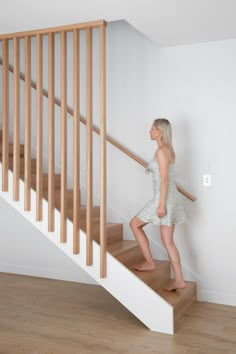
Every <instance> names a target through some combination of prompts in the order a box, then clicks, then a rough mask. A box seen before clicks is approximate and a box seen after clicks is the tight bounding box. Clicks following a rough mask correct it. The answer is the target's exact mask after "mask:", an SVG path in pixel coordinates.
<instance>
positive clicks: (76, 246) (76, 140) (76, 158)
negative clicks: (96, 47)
mask: <svg viewBox="0 0 236 354" xmlns="http://www.w3.org/2000/svg"><path fill="white" fill-rule="evenodd" d="M78 34H79V32H78V30H74V31H73V103H74V121H73V175H74V176H73V253H74V254H76V253H79V252H80V238H79V236H80V231H79V230H80V201H79V193H80V174H79V166H80V150H79V147H80V146H79V144H80V96H79V94H80V93H79V82H80V76H79V68H80V62H79V35H78Z"/></svg>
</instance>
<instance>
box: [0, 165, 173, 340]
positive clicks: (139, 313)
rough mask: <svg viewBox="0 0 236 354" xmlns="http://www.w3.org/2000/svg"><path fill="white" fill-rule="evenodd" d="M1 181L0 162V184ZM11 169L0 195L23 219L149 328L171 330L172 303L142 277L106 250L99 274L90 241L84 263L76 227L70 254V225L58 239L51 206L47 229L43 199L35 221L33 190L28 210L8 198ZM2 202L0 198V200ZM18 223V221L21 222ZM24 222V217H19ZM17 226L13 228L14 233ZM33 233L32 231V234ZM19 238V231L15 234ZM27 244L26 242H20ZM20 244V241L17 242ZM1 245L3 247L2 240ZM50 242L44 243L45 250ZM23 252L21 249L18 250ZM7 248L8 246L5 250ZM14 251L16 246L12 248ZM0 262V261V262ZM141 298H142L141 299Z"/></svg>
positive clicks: (83, 249) (97, 256)
mask: <svg viewBox="0 0 236 354" xmlns="http://www.w3.org/2000/svg"><path fill="white" fill-rule="evenodd" d="M1 183H2V164H0V185H1ZM12 187H13V173H12V172H11V171H9V192H7V193H6V192H2V191H0V197H1V198H2V199H3V200H5V201H6V202H7V203H9V204H10V205H11V207H13V208H14V209H15V210H16V211H17V212H18V213H20V214H21V216H22V217H24V218H25V219H26V220H28V221H29V222H31V223H32V224H33V225H34V227H35V228H36V229H38V230H39V231H40V232H41V233H42V237H43V236H45V237H46V239H47V241H48V242H52V243H53V244H54V245H55V246H57V247H58V248H59V250H60V251H62V252H63V253H64V254H65V255H66V256H67V257H70V259H71V260H72V261H73V262H75V263H76V264H77V265H78V266H79V267H81V268H82V269H83V270H84V271H86V272H87V273H88V274H89V276H90V277H92V278H93V279H95V280H96V282H98V283H99V284H100V285H102V286H103V287H104V288H105V289H106V290H107V291H108V292H109V293H111V294H112V295H113V296H114V297H115V298H116V299H117V300H119V301H120V302H121V303H122V304H123V305H124V306H125V307H126V308H127V309H128V310H129V311H130V312H132V313H133V314H134V315H135V316H136V317H137V318H139V319H140V321H142V322H143V323H144V324H145V325H146V326H147V327H148V328H149V329H151V330H152V331H157V332H162V333H168V334H173V331H174V321H173V320H174V318H173V307H172V306H171V305H170V304H168V303H167V302H166V301H165V300H164V299H163V298H162V297H160V296H159V295H158V294H157V293H155V292H154V291H153V290H152V289H151V288H149V287H148V286H147V285H146V284H145V283H144V282H143V281H141V280H140V279H139V278H138V277H136V276H135V275H134V274H133V273H132V272H130V271H129V270H128V269H127V268H126V267H124V266H123V265H122V264H121V263H120V262H118V261H117V260H116V259H115V258H114V257H112V256H111V255H110V254H107V276H106V278H100V247H99V245H98V244H97V243H96V242H94V241H93V265H92V266H89V267H88V266H86V235H85V234H84V232H83V231H82V230H81V231H80V247H81V252H80V254H77V255H75V254H73V253H72V249H73V226H72V223H71V222H70V221H68V222H67V242H66V243H60V213H59V212H58V211H57V210H55V231H54V232H48V231H47V216H46V215H47V202H46V201H45V200H44V201H43V215H44V218H43V221H42V222H36V221H35V213H36V193H35V192H34V191H33V190H31V201H32V209H31V211H28V212H25V211H24V203H23V201H22V200H21V201H19V202H14V201H12V193H13V188H12ZM23 192H24V183H23V182H22V181H20V193H21V194H23ZM1 203H2V201H1ZM21 223H22V222H21ZM23 223H24V221H23ZM16 236H17V230H15V237H16ZM32 236H33V235H32ZM18 237H19V238H20V235H18ZM24 246H25V247H27V243H26V244H25V245H24ZM21 247H22V245H21ZM1 248H3V250H4V249H5V247H4V244H3V247H2V244H1ZM48 249H49V250H50V246H49V247H48V246H47V250H48ZM18 251H19V253H20V252H25V251H24V250H22V249H19V250H18ZM9 252H10V249H8V253H9ZM14 252H16V250H14ZM0 266H1V264H0ZM79 267H78V268H79ZM144 299H145V301H144Z"/></svg>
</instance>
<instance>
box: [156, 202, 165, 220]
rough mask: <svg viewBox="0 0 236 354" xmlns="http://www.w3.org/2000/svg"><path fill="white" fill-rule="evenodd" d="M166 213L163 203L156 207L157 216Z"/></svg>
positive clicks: (161, 216)
mask: <svg viewBox="0 0 236 354" xmlns="http://www.w3.org/2000/svg"><path fill="white" fill-rule="evenodd" d="M165 215H166V208H165V206H163V205H159V206H158V208H157V216H158V217H159V218H163V216H165Z"/></svg>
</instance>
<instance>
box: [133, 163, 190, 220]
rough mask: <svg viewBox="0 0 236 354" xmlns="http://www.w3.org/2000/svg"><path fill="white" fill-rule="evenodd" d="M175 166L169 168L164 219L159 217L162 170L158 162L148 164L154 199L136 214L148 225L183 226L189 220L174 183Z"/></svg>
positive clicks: (170, 165) (147, 171)
mask: <svg viewBox="0 0 236 354" xmlns="http://www.w3.org/2000/svg"><path fill="white" fill-rule="evenodd" d="M174 166H175V165H174V164H169V166H168V191H167V197H166V205H165V206H166V215H165V216H163V217H162V218H159V217H158V216H157V208H158V205H159V200H160V181H161V176H160V170H159V164H158V162H157V160H156V159H155V158H154V157H153V159H152V160H151V161H150V162H149V163H148V166H147V168H146V171H145V172H146V173H150V172H152V186H153V198H152V199H151V200H150V201H149V202H148V203H147V204H146V205H145V206H144V207H143V208H142V209H141V210H140V211H139V212H138V213H137V214H136V216H137V217H138V218H139V219H140V220H142V221H144V222H147V223H152V224H155V225H167V226H171V225H173V224H183V223H186V222H188V218H187V215H186V212H185V209H184V206H183V204H182V201H181V198H180V193H179V191H178V190H177V187H176V184H175V181H174Z"/></svg>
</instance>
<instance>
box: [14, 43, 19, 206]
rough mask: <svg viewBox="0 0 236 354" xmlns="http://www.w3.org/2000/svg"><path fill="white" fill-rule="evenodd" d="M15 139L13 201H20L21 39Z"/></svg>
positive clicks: (16, 54)
mask: <svg viewBox="0 0 236 354" xmlns="http://www.w3.org/2000/svg"><path fill="white" fill-rule="evenodd" d="M13 45H14V137H13V200H19V186H20V56H19V38H16V37H15V38H14V40H13Z"/></svg>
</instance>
